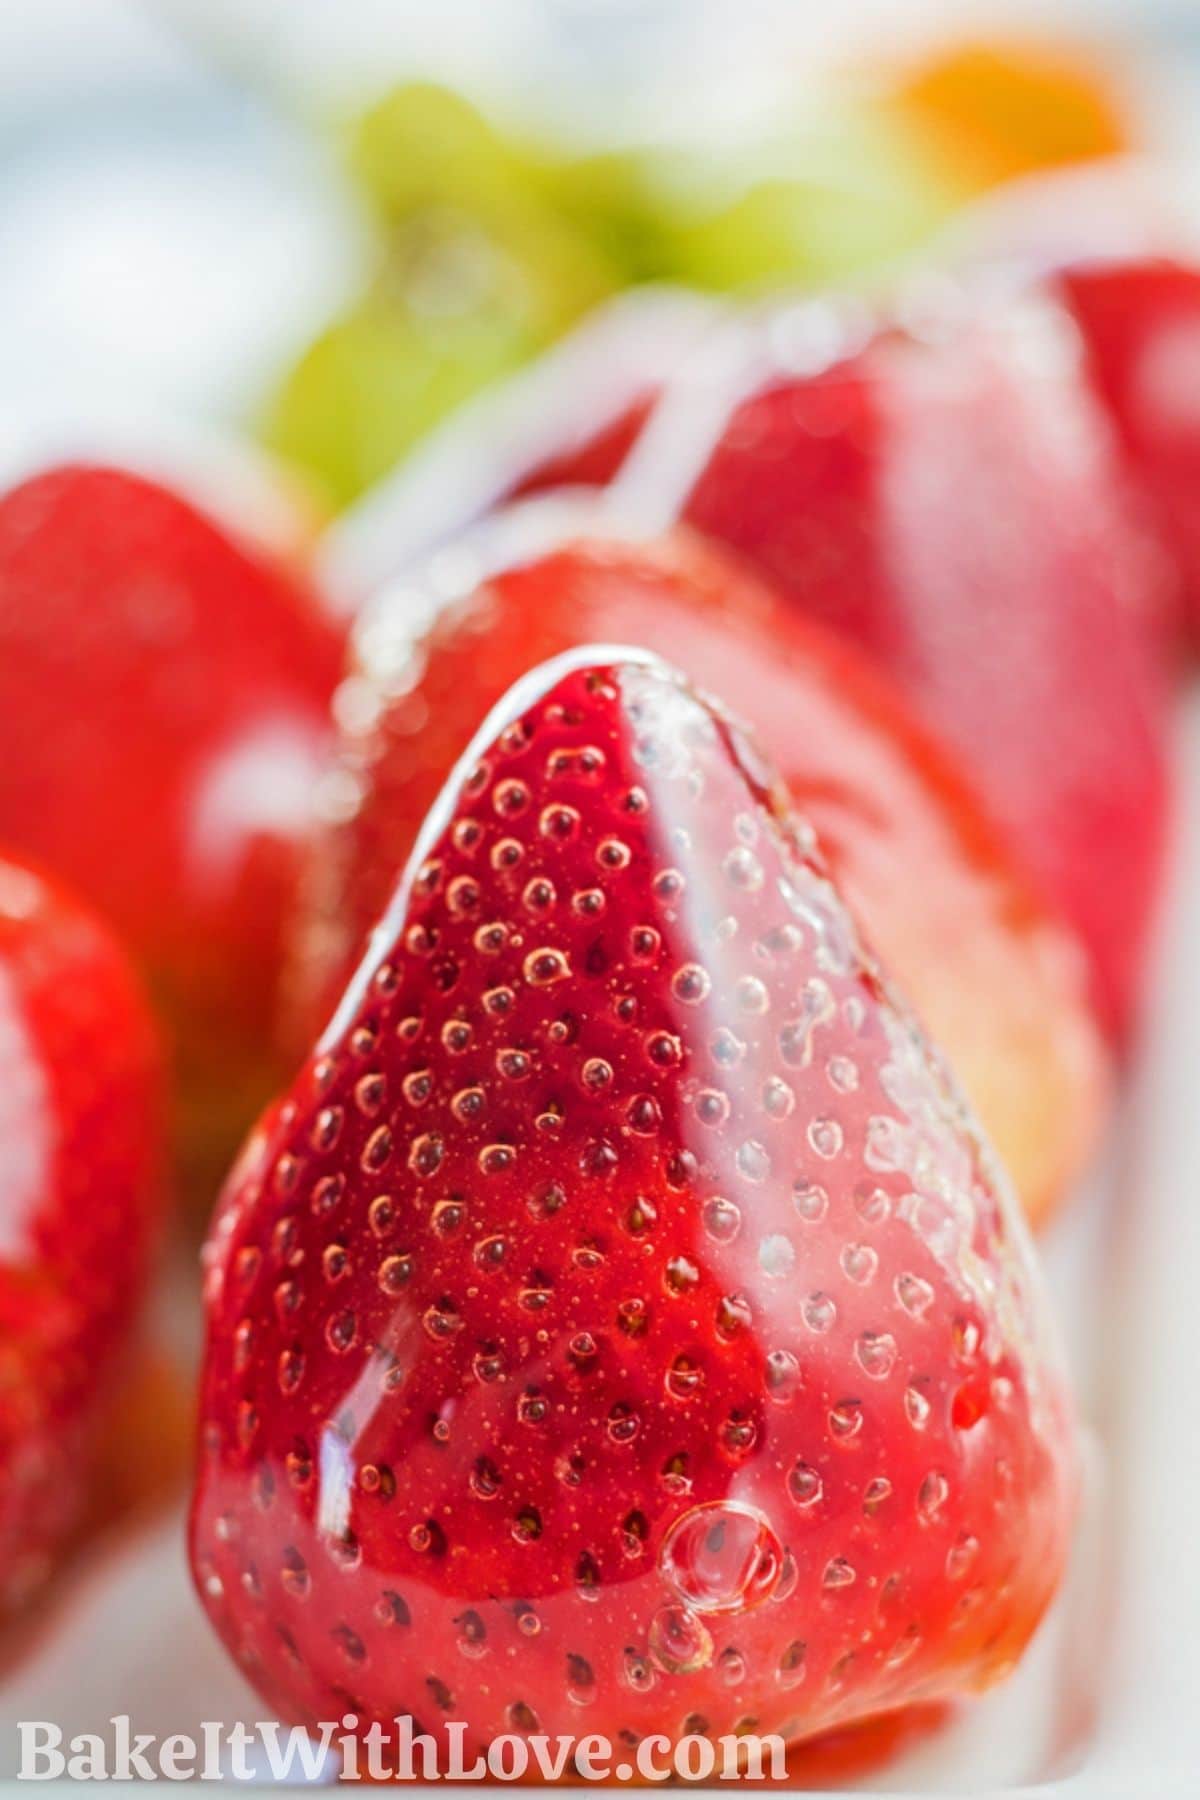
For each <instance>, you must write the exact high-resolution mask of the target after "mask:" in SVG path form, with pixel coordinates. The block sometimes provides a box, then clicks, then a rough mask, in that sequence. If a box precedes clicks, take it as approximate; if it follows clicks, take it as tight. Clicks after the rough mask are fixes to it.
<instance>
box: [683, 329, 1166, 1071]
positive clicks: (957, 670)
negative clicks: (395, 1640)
mask: <svg viewBox="0 0 1200 1800" xmlns="http://www.w3.org/2000/svg"><path fill="white" fill-rule="evenodd" d="M758 329H759V327H758V326H755V325H751V326H748V327H747V332H748V345H749V346H750V347H751V349H752V347H753V342H754V339H753V333H754V331H756V330H758ZM764 329H765V328H764ZM669 403H670V402H669V401H668V404H669ZM659 441H660V443H662V444H663V446H664V455H666V456H667V457H670V456H672V455H674V456H676V457H677V458H678V465H679V467H678V471H677V473H678V474H679V475H680V476H681V480H682V486H683V488H684V491H685V493H686V496H687V497H686V499H685V501H684V504H683V507H682V511H683V516H684V517H686V518H687V519H688V520H689V522H691V523H692V524H694V525H696V526H698V527H699V528H700V529H702V530H703V531H705V532H707V533H709V534H711V535H712V536H713V537H715V538H717V539H719V540H720V541H721V542H723V543H726V544H728V545H731V546H732V547H734V548H735V549H737V550H738V551H739V552H741V553H742V554H743V555H744V556H746V557H747V558H748V559H749V561H750V562H751V563H752V564H753V565H754V566H755V567H756V568H757V569H759V570H761V571H762V572H763V573H764V574H765V575H767V576H768V577H769V578H770V579H771V580H772V581H773V582H775V583H776V584H777V585H778V587H779V588H780V589H781V590H782V591H783V592H784V593H785V594H787V595H788V596H790V597H791V598H792V599H793V600H794V601H795V602H796V603H797V604H798V605H799V606H800V607H802V608H803V610H804V611H805V612H806V613H808V614H809V615H811V616H812V617H814V618H817V619H820V620H821V621H822V622H824V623H825V624H827V625H830V626H832V627H833V628H835V629H836V630H838V631H840V632H842V633H844V634H845V635H846V636H847V637H849V638H850V639H852V640H853V641H854V642H855V643H856V644H857V645H859V646H860V647H862V648H863V649H865V650H867V651H869V652H870V653H871V654H872V655H873V656H874V657H875V658H876V660H877V661H878V662H879V663H880V664H881V665H882V666H883V667H884V668H885V669H886V670H887V671H888V673H889V674H890V675H891V676H893V677H894V678H895V679H896V680H897V681H898V683H899V684H900V685H901V686H902V687H903V689H904V690H905V692H906V693H907V695H908V697H909V699H910V701H911V702H912V704H913V707H914V709H915V710H916V712H917V713H918V715H919V716H920V717H921V719H922V720H923V721H924V723H925V724H926V725H928V726H929V727H931V728H932V729H934V730H935V731H937V732H939V733H941V735H942V736H943V737H944V739H945V740H946V742H947V743H948V744H949V745H950V746H951V747H952V748H953V750H954V752H955V753H956V755H957V756H958V757H959V758H960V759H961V761H962V764H963V766H964V768H965V769H966V770H967V771H968V772H969V773H970V775H971V776H972V778H973V779H974V780H976V781H977V782H978V785H979V788H980V791H981V792H982V794H983V795H984V797H985V799H986V800H987V802H988V803H989V805H990V807H991V809H992V811H993V813H994V815H995V817H996V818H997V820H998V821H999V823H1000V824H1001V825H1002V826H1003V827H1004V828H1005V829H1006V831H1007V832H1008V833H1009V835H1010V837H1011V840H1012V842H1013V844H1014V845H1015V846H1016V848H1017V850H1018V852H1019V853H1020V855H1021V856H1022V857H1023V858H1024V860H1025V862H1026V864H1027V866H1028V867H1029V868H1030V870H1031V871H1032V872H1033V874H1034V875H1035V877H1036V878H1037V880H1038V881H1039V882H1040V884H1041V886H1042V888H1043V891H1044V892H1045V893H1046V895H1047V896H1048V897H1049V898H1050V899H1051V900H1052V901H1053V902H1055V903H1057V904H1058V905H1059V906H1060V907H1061V908H1062V910H1063V912H1064V913H1065V915H1066V916H1067V918H1068V919H1070V920H1071V921H1072V922H1073V924H1074V925H1075V926H1076V927H1077V929H1078V931H1079V932H1080V934H1081V936H1082V938H1083V941H1084V943H1085V945H1086V947H1087V949H1088V952H1089V954H1090V957H1091V961H1092V967H1093V973H1094V984H1095V996H1096V1004H1097V1007H1098V1010H1099V1013H1100V1016H1101V1017H1102V1018H1103V1020H1104V1021H1105V1023H1106V1025H1107V1026H1108V1027H1109V1029H1110V1030H1111V1031H1112V1032H1113V1033H1114V1034H1116V1035H1117V1036H1122V1035H1124V1034H1125V1033H1126V1032H1127V1031H1128V1028H1129V1025H1130V1022H1131V1020H1132V1018H1133V1015H1134V1013H1135V1010H1136V995H1137V992H1138V988H1139V983H1140V977H1141V973H1142V967H1143V960H1144V955H1145V950H1146V943H1147V938H1148V933H1149V929H1150V925H1151V922H1152V918H1153V912H1154V903H1155V898H1156V895H1157V892H1158V887H1159V879H1160V874H1161V865H1162V857H1163V846H1164V837H1165V827H1166V811H1167V792H1166V776H1165V771H1164V750H1163V742H1162V713H1163V705H1164V702H1163V696H1162V692H1161V679H1160V675H1159V671H1158V670H1157V669H1156V668H1155V667H1154V666H1153V657H1152V655H1151V653H1150V649H1149V646H1148V642H1147V639H1148V638H1149V637H1150V636H1151V635H1152V634H1151V633H1149V632H1148V630H1147V621H1148V620H1150V619H1152V618H1153V617H1154V615H1155V614H1156V612H1157V609H1158V607H1159V605H1160V601H1161V594H1160V590H1159V582H1160V578H1161V569H1160V568H1159V565H1158V563H1157V561H1156V559H1155V556H1154V553H1153V549H1152V547H1151V545H1150V544H1149V543H1148V542H1147V541H1146V540H1145V539H1144V538H1143V537H1142V535H1141V534H1140V532H1139V531H1138V530H1137V529H1136V528H1135V527H1134V525H1133V523H1132V519H1131V516H1130V514H1129V512H1128V509H1127V507H1126V504H1125V500H1126V496H1125V495H1124V493H1123V490H1122V485H1121V480H1120V472H1119V471H1118V470H1117V469H1116V468H1115V466H1114V464H1113V461H1112V459H1111V457H1110V456H1109V454H1108V450H1107V440H1106V436H1105V433H1104V432H1103V430H1102V429H1100V427H1099V425H1098V422H1097V416H1096V413H1095V410H1094V402H1093V400H1092V398H1091V396H1090V394H1089V392H1088V391H1087V388H1086V384H1085V383H1084V382H1083V381H1081V379H1080V375H1079V370H1078V368H1077V366H1076V362H1075V359H1074V357H1073V355H1072V352H1071V346H1070V333H1069V330H1068V329H1067V328H1066V324H1065V321H1064V320H1063V319H1062V317H1061V316H1060V315H1057V314H1056V313H1055V311H1054V309H1053V308H1050V307H1033V306H1031V305H1024V306H1022V307H1019V308H1013V309H1012V310H1011V311H1010V312H1008V313H1005V312H1004V311H1003V310H999V311H997V312H995V313H994V314H993V315H991V316H989V317H988V318H987V319H974V320H967V321H965V322H961V323H959V324H958V325H956V326H955V327H954V328H952V329H942V330H941V331H939V332H937V333H936V334H934V335H932V336H931V337H930V338H929V339H928V340H925V339H917V338H915V337H910V336H906V335H905V334H903V333H900V332H890V333H885V334H883V335H881V336H880V337H879V338H878V339H876V340H875V341H874V342H873V343H872V344H870V345H869V346H868V347H867V348H866V349H865V350H863V351H861V352H859V353H857V354H855V355H852V356H850V357H848V358H847V359H846V360H844V361H842V362H835V363H833V364H832V365H831V366H829V367H828V368H826V369H825V370H823V371H822V372H821V373H818V374H816V375H804V376H799V377H797V376H791V375H789V374H788V373H787V372H786V370H783V369H781V370H780V371H779V372H778V373H775V374H769V375H765V376H759V377H756V378H755V379H753V380H752V381H751V382H750V383H749V385H748V388H747V389H746V390H744V391H742V392H741V393H740V395H739V396H738V397H737V398H736V399H735V400H734V401H733V403H732V404H731V406H730V408H729V411H728V415H727V419H726V423H725V425H724V427H723V429H721V430H720V431H719V433H718V434H717V436H716V441H715V442H714V443H712V445H711V449H710V450H709V451H708V452H707V453H706V451H705V449H704V447H703V445H702V446H701V449H700V451H699V453H698V452H697V447H696V443H695V440H694V437H693V435H692V434H690V433H689V432H688V431H686V430H684V431H682V432H680V433H679V434H678V435H677V436H676V437H674V438H671V437H666V438H660V440H659Z"/></svg>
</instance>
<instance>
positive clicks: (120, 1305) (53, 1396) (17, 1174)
mask: <svg viewBox="0 0 1200 1800" xmlns="http://www.w3.org/2000/svg"><path fill="white" fill-rule="evenodd" d="M162 1109H163V1093H162V1082H161V1068H160V1059H159V1050H158V1043H157V1039H156V1035H155V1032H154V1029H153V1025H152V1022H151V1019H150V1016H149V1013H148V1010H147V1007H146V1004H145V1002H144V1000H143V998H142V995H141V992H140V988H139V986H138V984H137V982H136V980H135V978H134V976H133V973H132V971H131V970H130V968H129V967H128V965H127V963H126V961H125V958H124V956H123V955H122V954H121V952H120V950H119V949H118V947H117V945H116V944H115V943H114V942H113V940H112V939H111V938H110V936H109V934H108V932H107V931H106V930H105V929H104V928H103V927H102V926H101V925H100V923H99V921H98V920H96V919H95V918H93V917H92V915H91V914H90V913H88V912H87V911H85V910H84V909H83V908H82V907H81V906H79V905H78V904H77V903H76V902H75V901H74V900H73V899H71V898H69V897H68V896H67V895H66V894H64V893H62V892H61V891H59V890H58V889H57V888H55V887H52V886H51V885H50V884H49V883H48V882H47V881H45V880H44V879H42V877H41V876H39V875H37V874H35V873H34V872H33V871H32V870H30V869H29V868H27V867H25V866H24V865H22V864H20V863H17V862H14V861H11V860H9V859H8V858H7V857H5V858H0V1167H2V1168H3V1170H4V1179H3V1183H2V1186H0V1210H2V1219H3V1232H4V1238H3V1242H4V1249H3V1257H2V1259H0V1369H2V1378H0V1610H5V1611H7V1610H8V1609H10V1608H12V1607H13V1606H15V1605H16V1604H17V1603H18V1602H20V1601H21V1600H23V1599H24V1598H26V1597H27V1596H28V1595H29V1593H30V1592H31V1590H32V1589H34V1588H35V1587H37V1586H38V1585H39V1584H40V1583H41V1581H42V1580H43V1579H44V1578H45V1577H46V1575H47V1574H48V1573H49V1572H50V1569H51V1568H52V1566H53V1562H54V1557H55V1554H56V1552H57V1551H59V1550H60V1549H61V1548H62V1546H63V1544H64V1542H65V1540H66V1539H67V1537H68V1535H69V1534H70V1532H71V1531H72V1530H73V1528H74V1527H75V1526H76V1525H77V1524H78V1523H79V1522H80V1521H81V1519H82V1518H83V1517H84V1515H85V1512H86V1510H87V1508H88V1507H89V1504H90V1500H91V1485H92V1484H91V1474H92V1466H93V1457H94V1453H95V1451H96V1449H97V1445H96V1441H95V1440H96V1437H97V1433H98V1431H99V1430H100V1428H101V1426H102V1425H103V1423H104V1418H105V1407H106V1404H107V1402H108V1401H109V1399H110V1395H111V1394H112V1392H113V1390H114V1387H115V1383H116V1377H117V1376H118V1374H119V1373H120V1371H121V1369H122V1364H123V1360H124V1358H125V1356H126V1354H127V1352H128V1351H129V1348H130V1344H131V1341H132V1338H133V1335H134V1332H135V1330H136V1327H137V1323H138V1311H139V1302H140V1300H141V1298H142V1295H143V1291H144V1287H145V1280H146V1274H147V1268H148V1260H149V1255H150V1251H151V1248H152V1245H153V1242H154V1238H155V1236H156V1229H157V1224H158V1218H159V1213H160V1210H161V1202H162V1189H161V1181H162V1139H163V1120H162Z"/></svg>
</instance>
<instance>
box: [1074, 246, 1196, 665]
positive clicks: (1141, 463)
mask: <svg viewBox="0 0 1200 1800" xmlns="http://www.w3.org/2000/svg"><path fill="white" fill-rule="evenodd" d="M1056 286H1057V289H1058V291H1059V293H1060V294H1061V295H1062V297H1063V299H1064V300H1065V302H1066V304H1067V305H1068V307H1069V308H1070V310H1071V313H1072V316H1073V317H1074V319H1075V321H1076V323H1077V324H1078V326H1079V328H1080V331H1081V332H1082V334H1083V340H1084V344H1085V346H1086V349H1087V357H1088V366H1089V369H1090V371H1091V374H1092V377H1093V379H1094V381H1095V384H1096V388H1097V390H1098V392H1099V394H1100V396H1101V398H1102V399H1103V401H1104V402H1105V404H1106V405H1107V406H1108V408H1109V409H1110V412H1111V414H1112V418H1113V421H1114V423H1115V424H1116V427H1117V431H1118V433H1119V434H1120V437H1121V440H1122V442H1123V444H1124V446H1125V449H1126V451H1127V452H1128V454H1129V457H1130V461H1131V464H1132V467H1133V471H1134V473H1135V475H1136V477H1137V478H1138V479H1139V481H1140V482H1141V483H1142V485H1143V487H1144V489H1145V492H1146V495H1147V498H1148V500H1149V502H1150V503H1151V505H1152V506H1153V508H1154V512H1155V516H1156V518H1157V521H1158V523H1159V525H1160V528H1161V529H1162V531H1163V535H1164V537H1165V540H1166V542H1167V544H1168V545H1169V547H1170V549H1171V551H1172V552H1173V554H1174V556H1175V558H1176V560H1177V562H1178V565H1179V569H1180V573H1181V576H1182V589H1183V595H1184V600H1185V604H1186V609H1187V614H1188V622H1189V628H1190V631H1191V633H1192V635H1193V637H1196V636H1198V635H1200V502H1198V500H1197V493H1198V491H1200V269H1197V268H1192V267H1189V266H1187V265H1185V264H1183V263H1178V262H1170V261H1167V260H1165V259H1163V260H1147V261H1144V262H1123V263H1111V264H1107V263H1100V264H1084V265H1081V266H1078V267H1075V268H1068V269H1065V270H1063V271H1062V272H1061V273H1060V274H1059V276H1058V278H1057V283H1056Z"/></svg>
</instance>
